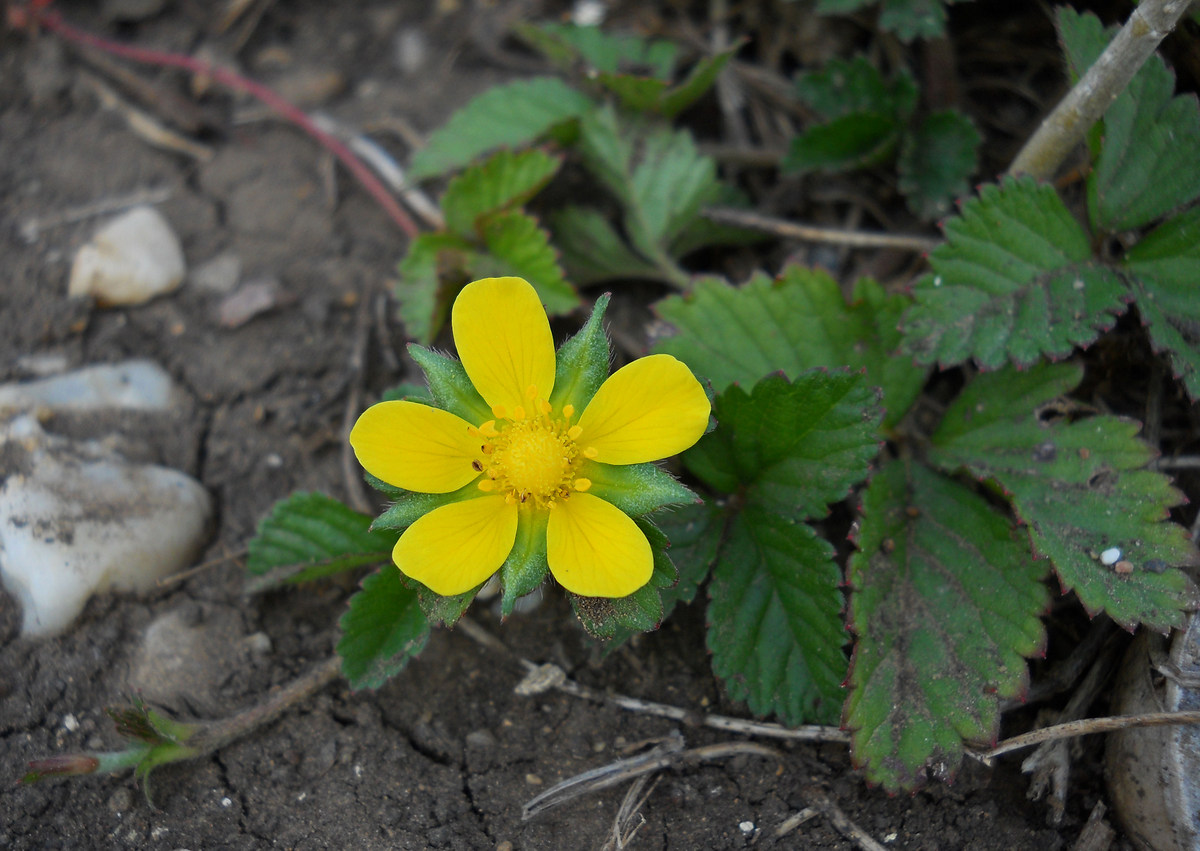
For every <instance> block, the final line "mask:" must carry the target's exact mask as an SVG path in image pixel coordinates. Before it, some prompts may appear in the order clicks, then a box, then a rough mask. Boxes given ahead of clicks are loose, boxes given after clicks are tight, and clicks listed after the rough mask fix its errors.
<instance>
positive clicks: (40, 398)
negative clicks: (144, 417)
mask: <svg viewBox="0 0 1200 851" xmlns="http://www.w3.org/2000/svg"><path fill="white" fill-rule="evenodd" d="M182 401H183V391H182V390H180V389H179V387H178V386H177V385H176V384H175V382H174V381H173V380H172V379H171V376H170V374H168V373H167V371H166V370H165V369H163V368H162V367H161V366H159V365H158V364H156V363H155V362H154V361H150V360H129V361H123V362H121V363H113V364H98V365H95V366H85V367H83V368H81V369H77V370H75V371H73V372H66V373H63V374H62V375H55V376H52V377H50V378H41V379H38V380H36V381H25V382H14V383H11V384H2V385H0V412H5V411H33V410H37V409H39V408H49V409H50V410H52V411H84V410H100V409H105V408H121V409H124V410H131V411H162V412H166V411H170V410H172V408H174V407H175V406H176V405H179V404H181V403H182Z"/></svg>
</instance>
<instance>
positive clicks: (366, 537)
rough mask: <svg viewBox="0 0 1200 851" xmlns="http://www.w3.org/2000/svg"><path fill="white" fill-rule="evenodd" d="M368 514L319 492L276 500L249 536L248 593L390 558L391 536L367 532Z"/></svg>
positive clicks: (369, 523)
mask: <svg viewBox="0 0 1200 851" xmlns="http://www.w3.org/2000/svg"><path fill="white" fill-rule="evenodd" d="M370 526H371V517H370V516H368V515H366V514H359V513H358V512H357V511H354V510H353V509H351V508H349V507H347V506H345V505H343V504H342V503H340V502H338V501H337V500H336V499H332V498H330V497H327V496H324V495H323V494H319V493H303V492H302V493H294V494H292V495H291V496H289V497H288V498H287V499H283V500H280V501H279V502H277V503H275V507H274V508H272V509H271V513H270V514H269V515H267V516H266V517H265V518H263V520H262V521H261V522H260V523H259V524H258V531H257V533H256V534H255V536H254V537H253V538H252V539H251V540H250V547H249V550H250V552H249V557H248V558H247V560H246V572H247V573H248V574H250V576H252V577H255V578H256V579H255V580H254V581H252V582H251V583H250V590H251V591H253V592H257V591H262V590H265V589H267V588H271V587H273V586H276V585H281V584H283V583H285V582H309V581H311V580H313V579H318V578H320V577H322V576H329V575H331V574H334V573H340V572H342V571H344V570H353V569H354V568H356V567H363V566H364V565H368V564H378V563H379V562H381V561H388V560H390V559H391V552H392V547H393V546H394V545H395V543H396V536H395V535H394V534H391V533H389V532H372V531H370Z"/></svg>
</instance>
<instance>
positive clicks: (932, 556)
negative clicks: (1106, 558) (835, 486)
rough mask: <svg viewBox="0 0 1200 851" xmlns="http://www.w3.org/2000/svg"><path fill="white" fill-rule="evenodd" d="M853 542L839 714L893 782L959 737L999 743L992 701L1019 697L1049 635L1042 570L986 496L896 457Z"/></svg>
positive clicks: (958, 750) (947, 758) (864, 753)
mask: <svg viewBox="0 0 1200 851" xmlns="http://www.w3.org/2000/svg"><path fill="white" fill-rule="evenodd" d="M857 544H858V550H857V552H855V553H854V555H852V556H851V558H850V566H849V580H850V585H851V587H852V589H853V591H852V593H851V597H850V613H851V626H852V628H853V630H854V631H855V632H856V633H857V634H858V640H857V641H856V643H855V646H854V657H853V659H852V661H851V664H850V677H849V681H848V683H849V686H850V688H851V692H850V696H849V698H848V699H847V701H846V708H845V715H844V718H843V724H844V725H845V726H846V727H848V728H849V729H850V730H851V749H852V753H853V757H854V761H855V762H856V763H860V764H864V765H865V766H866V770H867V777H868V779H870V780H871V782H873V783H879V784H880V785H882V786H883V787H884V788H885V789H886V790H887V791H889V792H895V791H897V790H899V789H910V788H912V787H913V786H916V785H917V784H918V783H919V782H920V781H921V780H922V779H923V777H924V776H925V774H926V773H931V774H933V775H934V776H938V777H945V776H947V775H949V774H951V773H953V771H954V770H955V768H956V767H957V766H958V764H959V762H960V760H961V758H962V752H963V747H962V741H963V740H964V739H966V740H971V741H976V742H989V741H993V740H994V739H995V735H996V732H997V728H998V723H999V715H1000V712H999V704H998V699H999V698H1004V697H1014V696H1016V695H1018V694H1020V693H1021V691H1022V690H1023V688H1024V686H1025V683H1026V680H1027V675H1026V667H1025V663H1024V661H1023V659H1022V657H1026V656H1030V655H1032V654H1033V653H1035V652H1037V650H1038V649H1039V648H1041V647H1042V646H1043V644H1044V632H1043V627H1042V624H1041V621H1040V620H1039V618H1038V615H1039V614H1040V613H1041V612H1042V611H1044V610H1045V608H1046V606H1047V604H1048V599H1047V598H1048V596H1049V595H1048V593H1047V591H1046V588H1045V585H1043V584H1042V582H1041V578H1042V576H1043V575H1044V573H1045V568H1044V566H1042V564H1041V563H1040V562H1037V561H1035V560H1034V558H1033V556H1032V554H1031V552H1030V550H1029V545H1028V541H1027V540H1025V539H1024V538H1023V536H1018V535H1016V534H1015V533H1014V531H1013V528H1012V524H1011V522H1010V521H1009V520H1008V519H1007V518H1006V517H1004V516H1003V515H1002V514H1000V513H999V512H997V511H996V510H995V509H993V508H992V507H991V506H990V505H989V504H988V503H987V502H986V501H985V500H984V499H982V498H981V497H979V496H978V495H976V494H974V493H972V492H971V491H970V490H968V489H967V488H965V487H963V486H962V485H960V484H958V483H956V482H953V481H950V480H949V479H945V478H943V477H941V476H939V475H937V474H936V473H934V472H932V471H930V470H928V469H926V468H924V467H922V466H920V465H917V464H906V463H904V462H901V461H893V462H891V463H889V464H888V465H886V466H885V467H884V468H883V469H882V470H880V471H879V472H878V473H876V474H875V475H874V476H873V477H872V479H871V484H870V485H869V486H868V487H867V490H866V492H865V493H864V494H863V502H862V523H861V527H860V529H859V537H858V541H857Z"/></svg>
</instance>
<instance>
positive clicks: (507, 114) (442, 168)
mask: <svg viewBox="0 0 1200 851" xmlns="http://www.w3.org/2000/svg"><path fill="white" fill-rule="evenodd" d="M593 106H594V104H593V103H592V100H591V98H589V97H587V95H584V94H582V93H580V92H577V91H575V89H572V88H571V87H570V86H568V85H567V84H566V83H564V82H563V81H562V80H560V79H558V78H557V77H534V78H533V79H530V80H517V81H515V82H512V83H507V84H504V85H499V86H493V87H492V88H490V89H488V90H487V91H485V92H484V93H483V94H481V95H478V96H477V97H475V98H474V99H473V100H471V101H470V102H469V103H468V104H467V105H466V106H464V107H463V108H462V109H460V110H458V111H457V112H455V113H454V114H453V115H452V116H450V120H449V121H447V122H446V124H445V125H444V126H443V127H441V128H440V129H438V130H437V131H435V132H434V133H433V134H432V135H430V137H429V142H428V144H427V145H426V146H425V147H424V148H422V149H421V150H420V151H418V152H417V155H416V156H414V157H413V161H412V167H411V168H410V169H409V177H411V178H412V179H413V180H422V179H424V178H426V177H433V176H434V175H438V174H444V173H445V172H448V171H452V170H454V169H457V168H462V167H463V166H465V165H467V164H468V163H470V162H471V161H472V160H474V159H475V158H476V157H478V156H480V155H481V154H485V153H487V152H488V151H491V150H495V149H496V148H501V147H506V146H508V147H519V146H521V145H528V144H529V143H531V142H534V141H535V140H537V139H538V138H540V137H541V136H542V135H544V134H545V133H546V132H548V131H549V130H550V129H551V128H552V127H554V126H555V125H556V124H561V123H562V122H564V121H568V120H570V119H572V118H578V117H580V116H581V115H583V114H584V113H586V112H588V111H590V110H591V109H592V108H593Z"/></svg>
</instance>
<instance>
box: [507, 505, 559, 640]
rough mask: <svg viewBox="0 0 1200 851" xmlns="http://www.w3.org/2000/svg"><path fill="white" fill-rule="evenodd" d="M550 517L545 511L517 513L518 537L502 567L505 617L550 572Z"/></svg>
mask: <svg viewBox="0 0 1200 851" xmlns="http://www.w3.org/2000/svg"><path fill="white" fill-rule="evenodd" d="M549 520H550V515H549V514H548V513H547V512H545V511H520V512H518V514H517V538H516V540H515V541H514V542H513V548H512V552H510V553H509V554H508V559H507V560H506V561H505V562H504V564H503V565H502V566H501V568H500V586H501V588H502V589H503V591H502V593H501V595H500V617H502V618H506V617H508V616H509V615H511V614H512V612H513V605H514V604H515V603H516V602H517V600H518V599H519V598H521V597H524V596H525V595H526V594H528V593H530V592H531V591H533V590H534V589H535V588H537V587H538V586H539V585H541V584H542V580H544V579H545V578H546V574H547V573H548V572H549V571H550V563H549V562H548V561H546V523H547V522H548V521H549Z"/></svg>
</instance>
